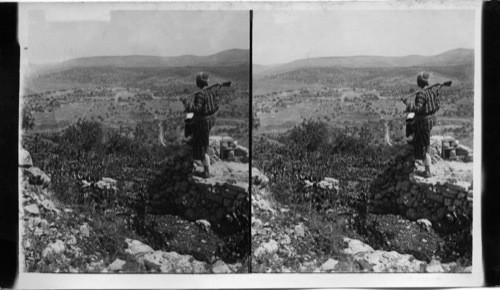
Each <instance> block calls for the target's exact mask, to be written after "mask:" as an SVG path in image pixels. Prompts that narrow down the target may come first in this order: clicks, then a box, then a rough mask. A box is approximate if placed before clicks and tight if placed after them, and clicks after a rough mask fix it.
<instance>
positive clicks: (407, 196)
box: [369, 145, 472, 231]
mask: <svg viewBox="0 0 500 290" xmlns="http://www.w3.org/2000/svg"><path fill="white" fill-rule="evenodd" d="M436 159H439V157H436V156H435V155H434V156H433V161H434V162H435V163H436V162H442V163H443V162H446V161H443V160H439V161H436ZM417 167H418V166H416V164H415V159H414V156H413V146H411V145H406V146H404V147H402V148H401V149H400V151H399V152H398V153H397V154H396V155H395V156H394V157H392V158H391V160H390V161H389V162H388V164H387V167H386V168H385V169H384V170H383V172H382V173H381V174H379V175H378V176H377V178H376V179H375V180H374V181H373V183H372V185H371V188H370V198H369V201H370V202H369V205H370V211H371V212H372V213H393V214H399V215H402V216H404V217H406V218H408V219H410V220H417V219H422V218H423V219H428V220H430V221H431V222H432V223H433V224H434V225H436V227H435V228H436V229H442V230H447V231H448V230H453V229H458V228H461V227H463V226H467V225H470V221H471V220H472V184H471V183H468V182H466V181H462V180H457V179H456V178H453V177H452V176H450V175H448V174H446V175H444V176H442V175H439V173H438V174H435V176H433V177H431V178H423V177H421V176H420V175H419V174H418V173H417V172H416V169H417ZM422 169H423V168H422Z"/></svg>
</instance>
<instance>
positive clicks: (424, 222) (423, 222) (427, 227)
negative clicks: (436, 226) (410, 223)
mask: <svg viewBox="0 0 500 290" xmlns="http://www.w3.org/2000/svg"><path fill="white" fill-rule="evenodd" d="M417 224H419V225H420V227H422V228H423V229H425V230H426V231H430V230H431V228H432V223H431V222H430V221H429V220H428V219H419V220H417Z"/></svg>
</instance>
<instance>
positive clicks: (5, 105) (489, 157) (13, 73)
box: [0, 1, 500, 288]
mask: <svg viewBox="0 0 500 290" xmlns="http://www.w3.org/2000/svg"><path fill="white" fill-rule="evenodd" d="M249 13H250V72H249V73H250V76H249V77H250V87H249V95H250V102H249V104H250V105H249V112H250V115H249V118H250V123H249V126H250V127H249V129H250V131H249V132H250V136H249V149H250V162H249V166H251V162H252V161H251V160H252V137H251V136H252V135H251V132H252V117H253V115H252V21H253V12H252V11H251V10H250V12H249ZM17 17H18V4H17V3H0V287H1V288H12V286H13V285H14V282H15V279H16V276H17V272H18V268H19V265H18V249H17V245H18V243H17V242H18V230H19V229H18V214H17V209H18V188H17V187H18V183H17V178H18V176H17V172H18V170H17V155H18V150H17V141H18V120H19V119H18V112H19V66H20V63H19V60H20V59H19V56H20V47H19V43H18V40H17V21H18V19H17ZM482 48H483V49H482V108H481V112H482V131H483V132H482V137H483V139H482V144H483V147H482V155H483V159H482V164H483V168H482V169H481V170H482V178H483V182H484V183H483V188H482V213H481V219H482V238H483V245H482V246H483V255H482V258H483V265H484V273H485V274H484V275H485V285H487V286H494V285H500V247H499V246H498V245H500V226H499V225H500V214H499V212H498V208H500V193H499V192H500V182H499V181H500V170H499V168H500V166H499V165H498V162H499V161H500V150H499V149H500V145H498V144H497V142H498V141H499V140H500V138H498V134H499V130H498V129H499V127H500V126H499V124H500V53H499V52H500V2H498V1H489V2H484V3H483V19H482ZM250 186H251V183H250ZM249 194H250V196H251V191H250V192H249ZM250 211H251V202H250V205H249V212H250ZM250 213H251V212H250ZM250 246H251V235H250ZM249 259H251V256H250V257H249ZM249 263H250V265H249V270H250V272H251V260H249Z"/></svg>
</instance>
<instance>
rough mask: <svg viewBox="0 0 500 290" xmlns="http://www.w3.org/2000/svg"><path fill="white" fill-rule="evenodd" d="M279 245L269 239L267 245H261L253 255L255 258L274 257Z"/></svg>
mask: <svg viewBox="0 0 500 290" xmlns="http://www.w3.org/2000/svg"><path fill="white" fill-rule="evenodd" d="M278 249H279V245H278V243H277V242H276V241H275V240H273V239H271V240H269V242H267V243H262V244H261V245H260V246H259V247H258V248H257V250H255V252H254V255H255V256H256V257H257V258H262V257H263V256H265V255H271V256H272V255H274V254H276V253H277V252H278Z"/></svg>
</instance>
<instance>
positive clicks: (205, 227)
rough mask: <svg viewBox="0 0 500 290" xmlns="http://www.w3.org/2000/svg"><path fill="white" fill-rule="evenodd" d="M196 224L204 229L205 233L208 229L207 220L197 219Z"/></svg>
mask: <svg viewBox="0 0 500 290" xmlns="http://www.w3.org/2000/svg"><path fill="white" fill-rule="evenodd" d="M196 224H197V225H199V226H200V227H201V228H202V229H203V230H205V231H206V232H207V233H208V232H209V231H210V227H211V225H210V222H209V221H207V220H197V221H196Z"/></svg>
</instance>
